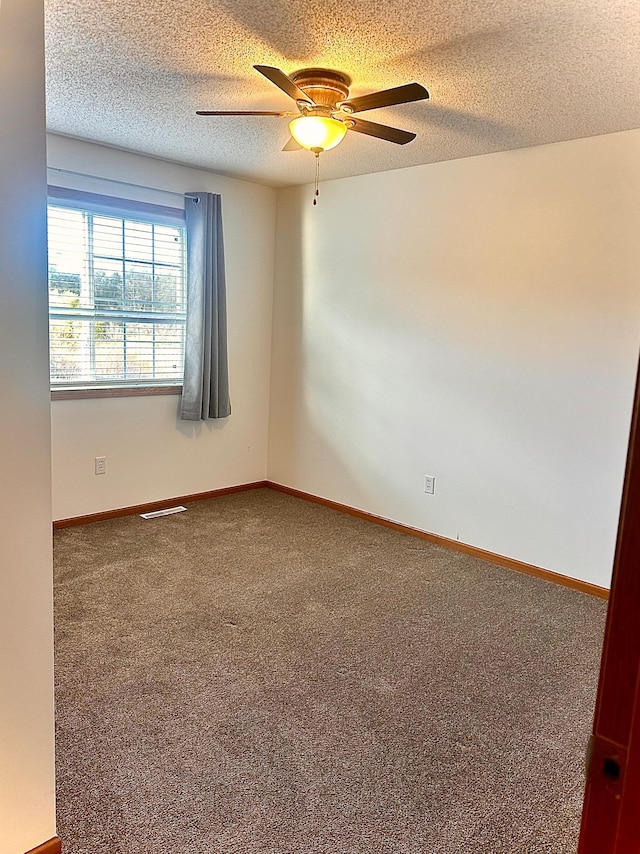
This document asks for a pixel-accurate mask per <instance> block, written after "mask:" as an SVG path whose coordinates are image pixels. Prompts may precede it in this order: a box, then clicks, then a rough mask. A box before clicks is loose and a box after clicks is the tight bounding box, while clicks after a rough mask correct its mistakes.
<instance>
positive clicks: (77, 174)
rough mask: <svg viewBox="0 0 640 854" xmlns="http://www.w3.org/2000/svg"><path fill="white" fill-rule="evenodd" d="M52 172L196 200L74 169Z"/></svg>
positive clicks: (191, 197)
mask: <svg viewBox="0 0 640 854" xmlns="http://www.w3.org/2000/svg"><path fill="white" fill-rule="evenodd" d="M47 170H48V171H50V172H60V173H61V174H63V175H73V176H75V177H76V178H91V180H92V181H104V182H106V183H107V184H119V185H120V186H121V187H135V189H136V190H150V191H151V192H152V193H164V194H165V195H167V196H175V197H176V198H178V199H184V197H185V196H188V197H189V198H190V199H195V198H196V196H195V195H194V194H193V193H176V192H174V191H173V190H161V189H160V188H159V187H145V186H144V184H133V183H132V182H131V181H118V180H117V179H116V178H101V177H100V176H99V175H89V174H88V173H87V172H74V171H73V170H72V169H60V168H59V167H57V166H47Z"/></svg>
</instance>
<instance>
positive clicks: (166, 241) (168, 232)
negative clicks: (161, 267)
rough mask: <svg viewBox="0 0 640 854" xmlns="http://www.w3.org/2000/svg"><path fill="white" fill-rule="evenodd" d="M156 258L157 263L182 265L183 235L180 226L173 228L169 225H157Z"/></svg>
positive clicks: (155, 238)
mask: <svg viewBox="0 0 640 854" xmlns="http://www.w3.org/2000/svg"><path fill="white" fill-rule="evenodd" d="M154 260H155V262H156V264H173V265H174V266H182V235H181V234H180V229H179V228H171V227H170V226H168V225H156V227H155V235H154Z"/></svg>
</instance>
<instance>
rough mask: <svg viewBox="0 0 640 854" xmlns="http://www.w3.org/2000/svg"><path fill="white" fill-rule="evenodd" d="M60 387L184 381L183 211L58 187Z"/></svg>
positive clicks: (53, 256)
mask: <svg viewBox="0 0 640 854" xmlns="http://www.w3.org/2000/svg"><path fill="white" fill-rule="evenodd" d="M48 244H49V340H50V364H51V388H52V390H56V389H65V390H73V389H100V388H108V389H114V388H130V387H133V386H137V387H140V386H147V387H153V386H158V387H160V386H162V387H165V386H170V385H179V384H181V383H182V372H183V361H184V331H185V312H186V293H185V288H186V275H185V248H186V247H185V226H184V213H183V211H180V210H176V209H173V208H166V207H161V206H158V205H146V204H142V203H137V202H128V201H124V200H121V199H112V198H110V197H108V196H97V195H93V194H88V193H80V192H77V191H70V190H63V189H60V188H51V187H50V188H49V206H48Z"/></svg>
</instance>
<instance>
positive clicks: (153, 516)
mask: <svg viewBox="0 0 640 854" xmlns="http://www.w3.org/2000/svg"><path fill="white" fill-rule="evenodd" d="M186 509H187V508H186V507H182V506H180V507H167V508H166V510H154V511H153V513H141V514H140V518H141V519H157V518H158V517H159V516H173V514H174V513H184V512H186Z"/></svg>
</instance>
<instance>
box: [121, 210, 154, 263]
mask: <svg viewBox="0 0 640 854" xmlns="http://www.w3.org/2000/svg"><path fill="white" fill-rule="evenodd" d="M124 254H125V258H130V259H131V260H132V261H153V226H152V225H151V223H148V222H133V221H131V220H128V219H126V220H125V221H124Z"/></svg>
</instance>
